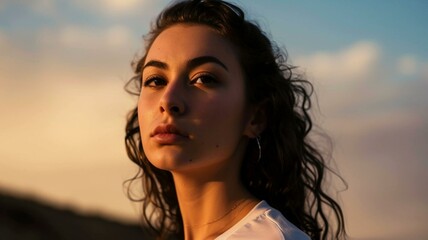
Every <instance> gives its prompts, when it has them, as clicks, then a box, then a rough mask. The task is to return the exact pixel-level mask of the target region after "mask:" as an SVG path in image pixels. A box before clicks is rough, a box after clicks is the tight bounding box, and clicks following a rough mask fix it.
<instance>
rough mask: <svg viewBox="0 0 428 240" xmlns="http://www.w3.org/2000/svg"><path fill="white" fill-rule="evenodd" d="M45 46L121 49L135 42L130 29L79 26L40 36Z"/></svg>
mask: <svg viewBox="0 0 428 240" xmlns="http://www.w3.org/2000/svg"><path fill="white" fill-rule="evenodd" d="M39 39H41V40H42V42H44V43H45V44H50V43H52V42H55V41H57V43H59V44H61V45H62V46H63V47H67V48H73V49H86V50H88V49H100V48H101V49H103V48H109V47H113V48H120V47H125V46H126V45H129V43H131V42H133V41H135V39H132V33H131V31H130V29H129V28H128V27H125V26H121V25H116V26H111V27H109V28H106V29H97V28H89V27H83V26H77V25H69V26H64V27H61V29H59V30H58V32H57V31H52V30H50V31H45V32H42V33H41V34H40V36H39Z"/></svg>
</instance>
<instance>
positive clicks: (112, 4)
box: [73, 0, 154, 15]
mask: <svg viewBox="0 0 428 240" xmlns="http://www.w3.org/2000/svg"><path fill="white" fill-rule="evenodd" d="M153 2H154V1H150V0H93V1H86V0H76V1H74V2H73V3H74V4H76V5H77V6H79V7H81V8H84V9H88V10H90V11H93V12H99V13H103V14H107V15H125V14H129V13H133V12H136V11H137V10H139V11H140V10H141V9H143V7H147V6H148V5H149V4H153Z"/></svg>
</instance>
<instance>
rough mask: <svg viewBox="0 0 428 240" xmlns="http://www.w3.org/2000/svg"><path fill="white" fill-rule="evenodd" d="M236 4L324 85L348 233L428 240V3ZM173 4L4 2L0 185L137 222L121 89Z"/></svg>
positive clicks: (143, 0) (323, 120)
mask: <svg viewBox="0 0 428 240" xmlns="http://www.w3.org/2000/svg"><path fill="white" fill-rule="evenodd" d="M234 2H235V3H238V4H239V5H241V6H243V7H244V8H245V9H246V11H247V13H248V15H249V17H250V18H251V19H255V20H257V21H258V22H259V23H260V25H261V26H262V27H263V28H264V29H266V32H267V33H268V34H269V35H270V36H272V37H273V39H274V40H275V41H276V42H277V43H278V45H279V46H282V47H284V48H286V49H287V51H288V53H289V61H290V63H292V64H294V65H297V66H299V69H300V71H301V72H303V73H305V74H306V76H307V77H308V78H309V79H310V80H311V81H312V82H313V83H314V86H315V89H316V93H317V94H316V97H317V99H318V103H319V104H318V105H319V108H318V109H317V110H316V121H317V124H318V125H319V126H321V127H322V128H323V129H324V130H325V131H326V132H327V133H328V134H329V135H330V136H331V138H332V140H333V145H334V152H333V158H334V167H335V168H336V169H338V170H339V173H340V175H341V176H342V177H343V178H344V179H345V180H346V182H347V183H348V185H349V189H348V190H347V191H344V192H341V193H340V194H339V197H340V202H341V203H342V205H343V208H344V211H345V217H346V222H347V228H348V233H349V235H350V236H351V238H352V239H358V240H362V239H366V240H367V239H376V240H380V239H382V240H383V239H428V188H427V187H426V186H425V185H426V183H427V182H428V173H427V171H428V159H427V156H428V111H427V110H428V94H427V91H428V30H427V29H428V15H427V14H426V11H427V10H428V2H427V1H423V0H419V1H418V0H414V1H404V0H379V1H367V0H363V1H352V2H351V1H337V0H335V1H328V2H313V1H299V2H298V1H280V0H277V1H275V0H266V1H257V0H245V1H244V0H236V1H234ZM168 3H169V1H166V0H159V1H158V0H156V1H154V0H152V1H149V0H128V1H121V0H90V1H86V0H0V191H2V192H6V193H8V194H13V195H15V196H22V197H26V198H31V199H37V200H38V201H42V202H45V203H48V204H50V205H54V206H58V207H66V208H70V209H73V211H77V212H79V213H83V214H88V213H91V214H97V215H102V216H105V217H108V218H111V219H116V220H118V221H121V222H127V223H133V222H136V221H137V219H138V216H139V205H138V204H132V203H131V202H130V201H129V200H128V199H127V197H126V193H125V191H124V188H123V186H122V184H123V182H124V181H125V180H126V179H128V178H131V177H132V176H134V174H135V173H136V171H137V168H136V167H135V166H134V165H133V164H132V163H131V162H130V161H129V160H128V159H127V157H126V153H125V148H124V141H123V138H124V125H125V117H126V114H127V112H128V110H130V109H131V108H132V107H133V106H135V104H136V100H137V99H136V98H135V97H131V96H130V95H128V94H127V93H125V91H124V90H123V86H124V84H125V83H126V81H127V80H128V79H129V78H130V77H131V76H132V69H131V67H130V63H131V61H132V59H133V58H134V56H135V54H136V53H138V52H140V51H141V49H142V42H143V41H142V35H143V34H145V33H146V32H147V31H148V29H149V26H150V22H151V21H152V20H153V18H154V17H155V16H156V15H157V13H158V12H159V11H160V10H161V9H162V8H163V7H165V6H166V5H167V4H168ZM332 181H333V182H334V183H336V184H334V185H335V186H336V188H337V190H343V189H344V186H343V185H340V184H339V181H337V179H336V180H334V178H333V180H332ZM136 191H138V190H136Z"/></svg>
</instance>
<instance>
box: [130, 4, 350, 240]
mask: <svg viewBox="0 0 428 240" xmlns="http://www.w3.org/2000/svg"><path fill="white" fill-rule="evenodd" d="M180 23H184V24H202V25H206V26H209V27H211V28H212V29H214V30H215V31H216V32H217V33H218V34H220V35H221V36H223V37H224V38H226V39H228V40H229V41H231V42H232V43H233V44H234V46H235V47H236V48H237V50H238V54H239V56H238V57H239V60H240V63H241V66H242V68H243V71H244V74H245V76H244V77H245V87H246V97H247V101H248V102H249V103H250V104H258V103H262V102H263V104H264V105H265V107H266V115H267V123H266V128H265V130H264V131H263V132H262V133H261V136H260V137H261V149H262V153H263V154H262V159H261V160H260V161H258V160H257V158H258V151H257V145H255V144H256V143H255V142H254V141H250V142H249V144H248V146H247V149H246V153H245V161H243V163H242V166H241V181H242V184H243V185H244V186H245V187H246V189H247V190H248V191H249V192H250V193H251V194H252V195H253V196H255V197H256V198H259V199H264V200H265V201H267V202H268V203H269V204H270V205H271V206H272V207H274V208H276V209H277V210H279V211H280V212H281V213H282V214H283V215H284V216H285V217H286V218H287V219H288V220H289V221H290V222H292V223H293V224H294V225H296V226H297V227H298V228H300V229H301V230H303V231H304V232H305V233H307V234H308V235H309V236H310V237H311V238H312V239H339V238H346V232H345V226H344V217H343V213H342V210H341V208H340V206H339V204H338V203H337V202H336V201H335V200H333V199H332V198H331V197H330V196H329V195H328V194H327V193H326V191H325V189H324V187H323V182H324V181H323V180H324V179H325V171H326V170H328V167H327V166H326V163H325V160H324V157H323V155H322V153H321V152H320V150H318V148H317V147H316V146H315V144H313V143H312V142H311V141H310V139H309V133H310V132H311V129H312V125H313V124H312V120H311V117H310V115H309V110H310V109H311V99H310V97H311V95H312V92H313V88H312V85H311V83H310V82H308V81H307V80H305V79H304V78H303V77H302V76H300V75H298V74H296V73H295V72H294V70H295V67H293V66H291V65H289V64H287V63H286V60H287V55H286V54H285V53H284V52H283V51H281V50H280V49H279V48H278V47H276V46H275V44H274V43H273V42H271V41H270V40H269V38H268V37H267V34H265V33H264V32H263V31H262V30H261V29H260V27H259V26H258V25H257V24H256V23H254V22H251V21H249V20H247V19H246V18H245V15H244V12H243V11H242V10H241V9H240V8H239V7H237V6H235V5H233V4H231V3H227V2H224V1H221V0H190V1H179V2H175V3H173V4H172V5H171V6H169V7H168V8H166V9H165V10H164V11H163V12H162V13H161V14H160V15H159V16H158V18H157V20H156V22H155V23H154V24H153V26H152V29H151V31H150V33H149V34H148V35H147V36H146V39H145V40H146V53H147V51H148V49H149V48H150V47H151V44H152V43H153V42H154V40H155V39H156V37H157V36H158V35H159V34H160V33H161V32H162V31H164V30H165V29H167V28H169V27H171V26H172V25H175V24H180ZM145 57H146V55H144V56H143V57H142V58H140V59H138V60H137V61H135V62H134V68H135V76H134V77H133V78H131V79H130V81H129V82H128V83H127V85H126V90H127V91H128V92H130V93H131V94H135V95H139V90H140V87H141V71H142V66H143V65H144V62H145ZM125 142H126V150H127V153H128V156H129V158H130V159H131V160H132V161H133V162H134V163H136V164H137V165H138V166H139V167H140V171H139V173H138V174H137V175H136V176H135V177H134V178H132V179H130V181H131V182H132V181H136V180H141V181H142V187H143V191H144V196H143V197H142V198H140V199H135V198H132V197H131V196H130V197H131V199H133V200H138V201H141V202H142V203H143V214H142V215H143V220H144V222H145V223H146V224H148V226H149V227H150V228H151V229H152V230H154V232H155V234H156V236H157V237H158V238H160V239H165V238H167V236H171V235H172V236H175V237H176V238H179V239H181V238H183V236H184V235H183V222H182V219H181V213H180V209H179V206H178V200H177V196H176V190H175V186H174V181H173V178H172V174H171V173H170V172H168V171H165V170H161V169H158V168H156V167H154V166H153V165H152V164H151V163H150V162H149V161H148V159H147V158H146V156H145V154H144V151H143V147H142V143H141V136H140V131H139V125H138V115H137V107H135V108H134V109H133V110H132V111H131V112H130V113H129V116H128V119H127V124H126V137H125ZM128 190H129V189H128ZM330 213H333V214H332V216H333V219H330V217H329V216H330V215H329V214H330ZM330 220H332V222H330Z"/></svg>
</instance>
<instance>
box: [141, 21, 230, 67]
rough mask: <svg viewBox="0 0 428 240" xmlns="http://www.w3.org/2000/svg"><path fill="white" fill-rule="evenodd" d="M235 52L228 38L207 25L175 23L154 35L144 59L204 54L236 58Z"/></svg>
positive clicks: (164, 58) (165, 58)
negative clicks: (154, 37)
mask: <svg viewBox="0 0 428 240" xmlns="http://www.w3.org/2000/svg"><path fill="white" fill-rule="evenodd" d="M236 52H237V51H236V49H235V47H234V46H233V44H232V43H231V42H230V41H229V40H228V39H226V38H225V37H223V36H221V35H220V34H218V33H217V32H216V31H215V30H214V29H213V28H211V27H209V26H206V25H201V24H176V25H173V26H171V27H169V28H167V29H165V30H164V31H162V32H161V33H160V34H159V36H157V37H156V39H155V40H154V42H153V44H152V45H151V47H150V48H149V50H148V52H147V57H146V61H150V60H151V59H153V58H155V59H157V60H165V61H166V60H168V59H170V58H177V57H178V58H180V57H182V58H195V57H200V56H205V55H206V56H215V57H217V58H222V59H223V58H229V59H230V58H236V59H237V54H236ZM159 58H162V59H159Z"/></svg>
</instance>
